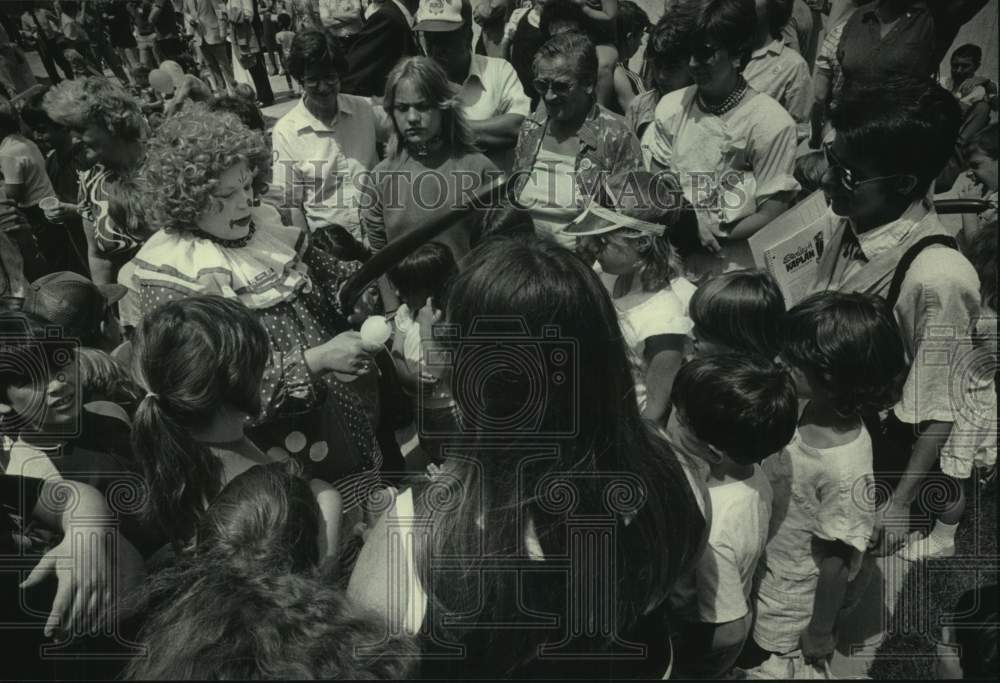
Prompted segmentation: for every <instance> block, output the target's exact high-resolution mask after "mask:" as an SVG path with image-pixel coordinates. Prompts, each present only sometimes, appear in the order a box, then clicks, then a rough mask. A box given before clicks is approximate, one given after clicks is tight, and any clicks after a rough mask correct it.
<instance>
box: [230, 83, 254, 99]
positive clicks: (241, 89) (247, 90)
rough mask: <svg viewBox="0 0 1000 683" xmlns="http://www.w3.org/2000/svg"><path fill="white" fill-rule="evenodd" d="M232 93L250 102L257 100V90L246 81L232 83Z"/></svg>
mask: <svg viewBox="0 0 1000 683" xmlns="http://www.w3.org/2000/svg"><path fill="white" fill-rule="evenodd" d="M233 95H235V96H236V97H241V98H243V99H245V100H250V101H251V102H256V101H257V91H256V90H254V89H253V86H252V85H248V84H246V83H237V84H236V85H234V86H233Z"/></svg>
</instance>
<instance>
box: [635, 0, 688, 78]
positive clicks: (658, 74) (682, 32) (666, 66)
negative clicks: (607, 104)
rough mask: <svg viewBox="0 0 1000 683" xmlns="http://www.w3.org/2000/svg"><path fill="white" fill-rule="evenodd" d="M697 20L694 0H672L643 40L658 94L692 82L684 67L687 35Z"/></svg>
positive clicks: (686, 66)
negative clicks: (644, 40) (679, 0)
mask: <svg viewBox="0 0 1000 683" xmlns="http://www.w3.org/2000/svg"><path fill="white" fill-rule="evenodd" d="M696 21H697V12H696V7H695V3H690V2H675V3H673V4H672V5H670V6H669V7H667V8H666V10H665V11H664V13H663V16H662V17H661V18H660V20H659V21H658V22H657V23H656V26H654V27H653V29H652V31H651V32H650V34H649V40H648V41H647V42H646V59H648V60H649V61H650V62H651V66H652V68H651V69H650V72H651V78H652V81H653V82H652V83H650V84H648V85H650V86H652V87H654V88H656V90H657V92H659V93H660V95H666V94H667V93H670V92H673V91H674V90H680V89H681V88H686V87H687V86H689V85H691V83H692V82H693V81H692V79H691V72H690V70H689V69H688V61H689V60H690V59H691V53H690V34H691V31H693V30H694V26H695V22H696Z"/></svg>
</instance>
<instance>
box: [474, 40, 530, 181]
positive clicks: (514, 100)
mask: <svg viewBox="0 0 1000 683" xmlns="http://www.w3.org/2000/svg"><path fill="white" fill-rule="evenodd" d="M458 100H459V102H461V103H462V109H463V110H464V111H465V118H467V119H468V120H469V121H485V120H486V119H490V118H493V117H494V116H500V115H502V114H517V115H518V116H527V115H528V114H530V113H531V100H529V99H528V96H527V95H525V94H524V88H523V87H522V86H521V81H520V79H518V77H517V72H516V71H514V67H512V66H511V65H510V62H508V61H507V60H505V59H497V58H495V57H487V56H485V55H472V63H471V64H470V66H469V75H468V76H467V77H466V79H465V82H464V83H463V84H462V89H461V90H460V91H459V93H458ZM513 154H514V150H513V148H511V149H495V150H489V151H488V153H487V155H486V156H488V157H489V158H490V160H491V161H493V163H495V164H496V165H497V166H499V167H500V168H502V169H509V168H510V167H511V165H512V164H513V161H514V156H513Z"/></svg>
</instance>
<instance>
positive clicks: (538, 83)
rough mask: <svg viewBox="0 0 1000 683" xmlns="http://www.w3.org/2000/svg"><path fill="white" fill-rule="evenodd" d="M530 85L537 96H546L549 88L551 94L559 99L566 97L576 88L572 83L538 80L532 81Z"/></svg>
mask: <svg viewBox="0 0 1000 683" xmlns="http://www.w3.org/2000/svg"><path fill="white" fill-rule="evenodd" d="M531 85H532V87H534V89H535V92H536V93H538V94H539V95H545V94H547V93H548V92H549V89H550V88H551V90H552V92H553V93H555V94H556V95H557V96H559V97H562V96H563V95H568V94H569V93H570V91H572V90H573V88H574V87H576V83H573V82H572V81H544V80H542V79H540V78H538V79H535V80H534V81H532V82H531Z"/></svg>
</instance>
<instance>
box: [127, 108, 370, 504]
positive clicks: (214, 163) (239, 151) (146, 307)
mask: <svg viewBox="0 0 1000 683" xmlns="http://www.w3.org/2000/svg"><path fill="white" fill-rule="evenodd" d="M268 158H269V155H268V148H267V146H266V145H265V142H264V139H263V137H262V136H261V135H259V134H258V133H255V132H253V131H251V130H250V129H248V128H247V127H246V126H244V125H243V124H242V123H240V122H239V120H237V119H236V118H235V117H234V116H232V115H230V114H226V113H217V112H211V111H209V110H208V109H206V108H204V107H203V106H201V105H190V104H189V105H188V106H187V107H185V109H184V110H183V111H182V112H180V113H179V114H176V115H174V116H172V117H170V118H168V119H167V120H166V121H164V123H163V124H162V125H161V127H160V128H159V129H158V130H157V132H156V134H155V135H154V136H153V138H152V139H151V140H150V143H149V154H148V156H147V160H146V164H145V167H144V187H143V196H144V203H145V205H146V207H147V209H148V211H149V215H150V216H151V217H152V219H153V224H154V225H157V226H158V227H160V228H161V230H160V231H159V232H157V233H156V234H155V235H153V237H151V238H150V239H149V241H148V242H146V244H145V245H144V246H143V248H142V249H141V250H140V251H139V253H138V254H137V255H136V256H135V258H134V259H133V260H132V261H131V262H130V263H129V264H128V266H127V267H126V268H124V269H123V270H122V274H121V277H120V278H119V279H120V282H121V283H122V284H124V285H126V286H127V287H129V289H130V290H132V292H133V295H132V297H131V298H132V301H133V305H134V306H135V307H136V310H137V311H138V317H139V318H141V317H142V316H144V315H146V314H148V313H149V312H151V311H152V310H154V309H155V308H156V307H158V306H160V305H162V304H163V303H165V302H167V301H170V300H173V299H179V298H184V297H189V296H195V295H211V296H221V297H225V298H228V299H235V300H238V301H240V302H241V303H243V304H244V305H245V306H246V307H247V308H249V309H251V310H252V311H254V312H255V313H256V315H257V316H258V318H259V319H260V321H261V322H262V323H263V325H264V326H265V328H266V329H267V332H268V338H269V342H270V346H271V355H270V360H269V361H268V365H267V369H266V370H265V374H264V381H263V383H262V387H261V391H262V401H261V404H262V405H263V406H264V407H263V410H262V412H261V414H260V415H259V416H258V417H257V418H256V419H255V420H254V422H253V424H252V427H251V429H250V430H249V431H248V436H250V438H251V439H252V440H253V441H254V442H255V443H256V444H257V445H258V446H259V447H260V448H261V450H264V451H267V452H268V454H269V455H272V456H276V457H287V456H291V457H294V458H295V459H297V460H299V461H300V462H301V463H302V464H303V465H304V466H305V474H306V476H308V477H310V478H318V479H322V480H325V481H328V482H330V483H332V484H334V485H335V486H336V487H337V488H338V489H340V492H341V495H342V496H343V498H344V509H345V511H346V512H348V513H350V512H352V511H354V512H359V511H360V507H359V506H360V504H361V503H362V502H363V501H364V500H365V499H366V498H367V497H368V496H369V495H370V494H371V493H372V492H373V491H374V489H375V487H377V486H378V485H379V483H380V475H379V469H380V466H381V460H382V456H381V453H380V451H379V448H378V446H377V443H376V439H375V436H374V432H373V429H372V424H373V422H372V421H371V419H372V418H371V416H370V415H368V414H367V413H366V406H367V407H370V406H374V405H377V396H376V394H377V389H376V388H375V384H374V379H375V374H369V373H370V371H371V370H372V369H373V368H374V361H373V359H372V357H371V355H370V352H369V351H366V350H365V347H364V345H363V343H362V340H361V337H360V335H358V334H357V333H356V332H353V331H350V330H349V325H348V322H347V320H346V319H345V318H344V317H343V316H342V315H341V314H340V312H339V309H338V306H337V303H336V302H337V298H336V293H337V287H338V286H339V284H340V282H341V281H342V279H343V278H344V277H346V275H347V274H348V270H347V266H346V264H344V263H342V262H341V261H339V260H337V259H336V258H334V257H333V256H332V255H330V253H329V252H328V251H327V250H325V249H324V248H323V247H322V246H320V245H318V244H316V243H314V242H315V241H316V240H318V239H321V238H317V237H314V236H310V235H308V234H307V233H305V232H303V231H302V230H300V229H299V228H294V227H286V226H283V225H282V224H281V221H280V218H279V215H278V212H277V211H276V210H275V209H274V208H272V207H270V206H267V205H260V204H259V202H257V201H256V200H255V199H254V196H255V192H254V187H255V185H256V184H257V183H256V182H255V180H256V179H257V177H258V175H259V174H260V172H261V171H265V170H266V165H267V161H268ZM127 322H133V323H134V322H135V321H127ZM335 374H336V377H335ZM337 377H340V378H344V379H346V380H349V381H351V384H350V386H348V385H347V384H345V383H343V382H341V381H339V380H338V379H337ZM354 380H356V381H354Z"/></svg>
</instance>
